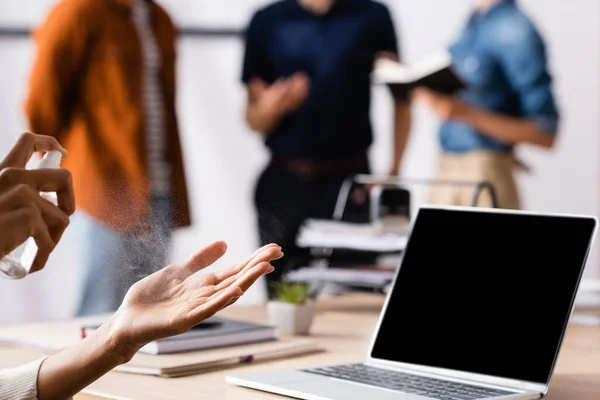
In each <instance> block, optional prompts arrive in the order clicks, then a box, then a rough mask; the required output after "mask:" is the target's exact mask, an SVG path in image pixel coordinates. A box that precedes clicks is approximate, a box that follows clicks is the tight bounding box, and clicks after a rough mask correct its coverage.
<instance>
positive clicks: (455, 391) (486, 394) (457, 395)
mask: <svg viewBox="0 0 600 400" xmlns="http://www.w3.org/2000/svg"><path fill="white" fill-rule="evenodd" d="M304 372H310V373H313V374H319V375H324V376H328V377H330V378H337V379H344V380H348V381H352V382H358V383H363V384H366V385H372V386H377V387H380V388H385V389H390V390H395V391H398V392H403V393H411V394H416V395H419V396H424V397H429V398H432V399H439V400H474V399H487V398H494V397H500V396H506V395H510V394H514V393H511V392H506V391H503V390H497V389H489V388H485V387H481V386H473V385H466V384H463V383H458V382H451V381H444V380H441V379H435V378H428V377H425V376H419V375H411V374H405V373H402V372H396V371H390V370H387V369H382V368H374V367H369V366H367V365H365V364H345V365H335V366H328V367H322V368H311V369H306V370H304Z"/></svg>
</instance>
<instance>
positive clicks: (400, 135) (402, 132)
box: [392, 101, 412, 174]
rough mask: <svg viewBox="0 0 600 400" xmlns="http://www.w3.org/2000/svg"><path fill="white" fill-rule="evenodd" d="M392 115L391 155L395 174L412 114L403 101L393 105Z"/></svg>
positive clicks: (400, 160) (402, 153)
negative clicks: (392, 136) (392, 138)
mask: <svg viewBox="0 0 600 400" xmlns="http://www.w3.org/2000/svg"><path fill="white" fill-rule="evenodd" d="M395 108H396V109H395V113H394V114H395V115H394V147H393V151H394V153H393V155H392V172H393V173H394V174H397V173H398V171H399V170H400V164H401V163H402V158H403V157H404V152H405V150H406V144H407V143H408V135H409V133H410V127H411V123H412V112H411V108H410V104H409V103H407V102H404V101H397V102H396V103H395Z"/></svg>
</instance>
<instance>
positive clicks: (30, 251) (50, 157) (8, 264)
mask: <svg viewBox="0 0 600 400" xmlns="http://www.w3.org/2000/svg"><path fill="white" fill-rule="evenodd" d="M61 161H62V154H61V153H60V152H59V151H49V152H47V153H46V154H45V155H44V157H43V158H42V159H41V160H40V161H39V162H38V163H37V165H36V166H35V169H42V168H60V163H61ZM40 196H42V197H43V198H44V199H46V200H48V201H49V202H51V203H52V204H54V205H57V204H58V200H57V197H56V193H54V192H48V193H46V192H42V193H40ZM37 251H38V247H37V244H36V243H35V240H34V239H33V238H32V237H30V238H29V239H27V240H26V241H25V242H24V243H23V244H22V245H20V246H19V247H17V248H16V249H15V250H13V251H12V253H10V254H8V255H6V256H5V257H4V258H3V259H2V260H0V276H2V277H4V278H7V279H22V278H24V277H25V276H27V274H28V273H29V271H30V270H31V266H32V264H33V261H34V260H35V257H36V255H37Z"/></svg>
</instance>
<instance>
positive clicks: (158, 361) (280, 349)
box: [115, 337, 323, 378]
mask: <svg viewBox="0 0 600 400" xmlns="http://www.w3.org/2000/svg"><path fill="white" fill-rule="evenodd" d="M321 351H323V350H322V349H321V348H320V347H319V346H318V343H317V341H316V340H314V339H311V338H300V337H282V338H280V339H277V340H274V341H269V342H263V343H253V344H245V345H238V346H229V347H225V348H219V349H207V350H201V351H193V352H187V353H178V354H163V355H149V354H140V353H138V354H136V355H135V356H134V357H133V359H132V360H131V361H129V362H128V363H126V364H123V365H119V366H118V367H116V368H115V371H119V372H126V373H132V374H142V375H152V376H159V377H163V378H176V377H181V376H189V375H194V374H200V373H206V372H212V371H216V370H222V369H227V368H233V367H236V366H240V365H246V364H254V363H260V362H268V361H275V360H280V359H287V358H291V357H298V356H301V355H306V354H313V353H316V352H321Z"/></svg>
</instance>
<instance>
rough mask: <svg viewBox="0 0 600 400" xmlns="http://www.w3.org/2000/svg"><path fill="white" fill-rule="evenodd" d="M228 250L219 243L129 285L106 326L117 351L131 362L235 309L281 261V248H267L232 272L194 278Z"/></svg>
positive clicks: (207, 274) (230, 270) (258, 251)
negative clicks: (153, 345) (146, 349)
mask: <svg viewBox="0 0 600 400" xmlns="http://www.w3.org/2000/svg"><path fill="white" fill-rule="evenodd" d="M226 248H227V246H226V245H225V243H223V242H217V243H214V244H212V245H210V246H208V247H206V248H205V249H203V250H201V251H200V252H198V253H196V254H195V255H194V256H192V257H191V258H190V259H188V260H187V261H185V262H183V263H180V264H175V265H170V266H168V267H166V268H164V269H162V270H161V271H158V272H156V273H154V274H152V275H150V276H148V277H146V278H144V279H142V280H141V281H139V282H138V283H136V284H135V285H133V286H132V287H131V289H130V290H129V292H128V293H127V295H126V297H125V299H124V301H123V304H122V305H121V307H120V308H119V309H118V310H117V312H116V313H115V315H114V316H113V317H112V318H111V319H110V320H109V321H108V323H107V327H108V331H107V332H109V335H110V336H111V338H113V339H115V340H116V343H115V345H116V347H117V348H118V349H120V350H119V351H122V352H123V353H124V354H125V355H126V356H127V357H130V356H133V354H135V352H136V351H138V350H139V349H140V348H141V347H142V346H144V345H145V344H147V343H149V342H151V341H154V340H156V339H160V338H165V337H169V336H173V335H177V334H181V333H184V332H187V331H188V330H189V329H191V328H192V327H193V326H195V325H197V324H199V323H200V322H202V321H204V320H205V319H207V318H208V317H211V316H212V315H214V314H215V313H216V312H218V311H220V310H221V309H223V308H225V307H227V306H228V305H231V304H233V303H234V302H235V301H236V300H237V299H238V298H239V297H240V296H242V295H243V294H244V292H245V291H246V290H247V289H248V288H249V287H250V286H251V285H252V284H253V283H254V282H256V280H257V279H258V278H260V277H261V276H262V275H264V274H268V273H270V272H272V271H273V266H271V264H270V262H271V261H273V260H276V259H279V258H281V257H283V253H282V251H281V248H280V247H279V246H278V245H275V244H271V245H268V246H265V247H263V248H261V249H259V250H257V251H256V252H255V253H254V254H253V255H252V256H251V257H250V258H249V259H248V260H246V261H244V262H243V263H241V264H239V265H238V266H236V267H232V268H229V269H226V270H223V271H219V272H214V273H206V274H196V272H198V271H200V270H202V269H204V268H206V267H208V266H210V265H212V264H213V263H214V262H216V261H217V260H218V259H219V258H221V257H222V256H223V254H225V250H226Z"/></svg>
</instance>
